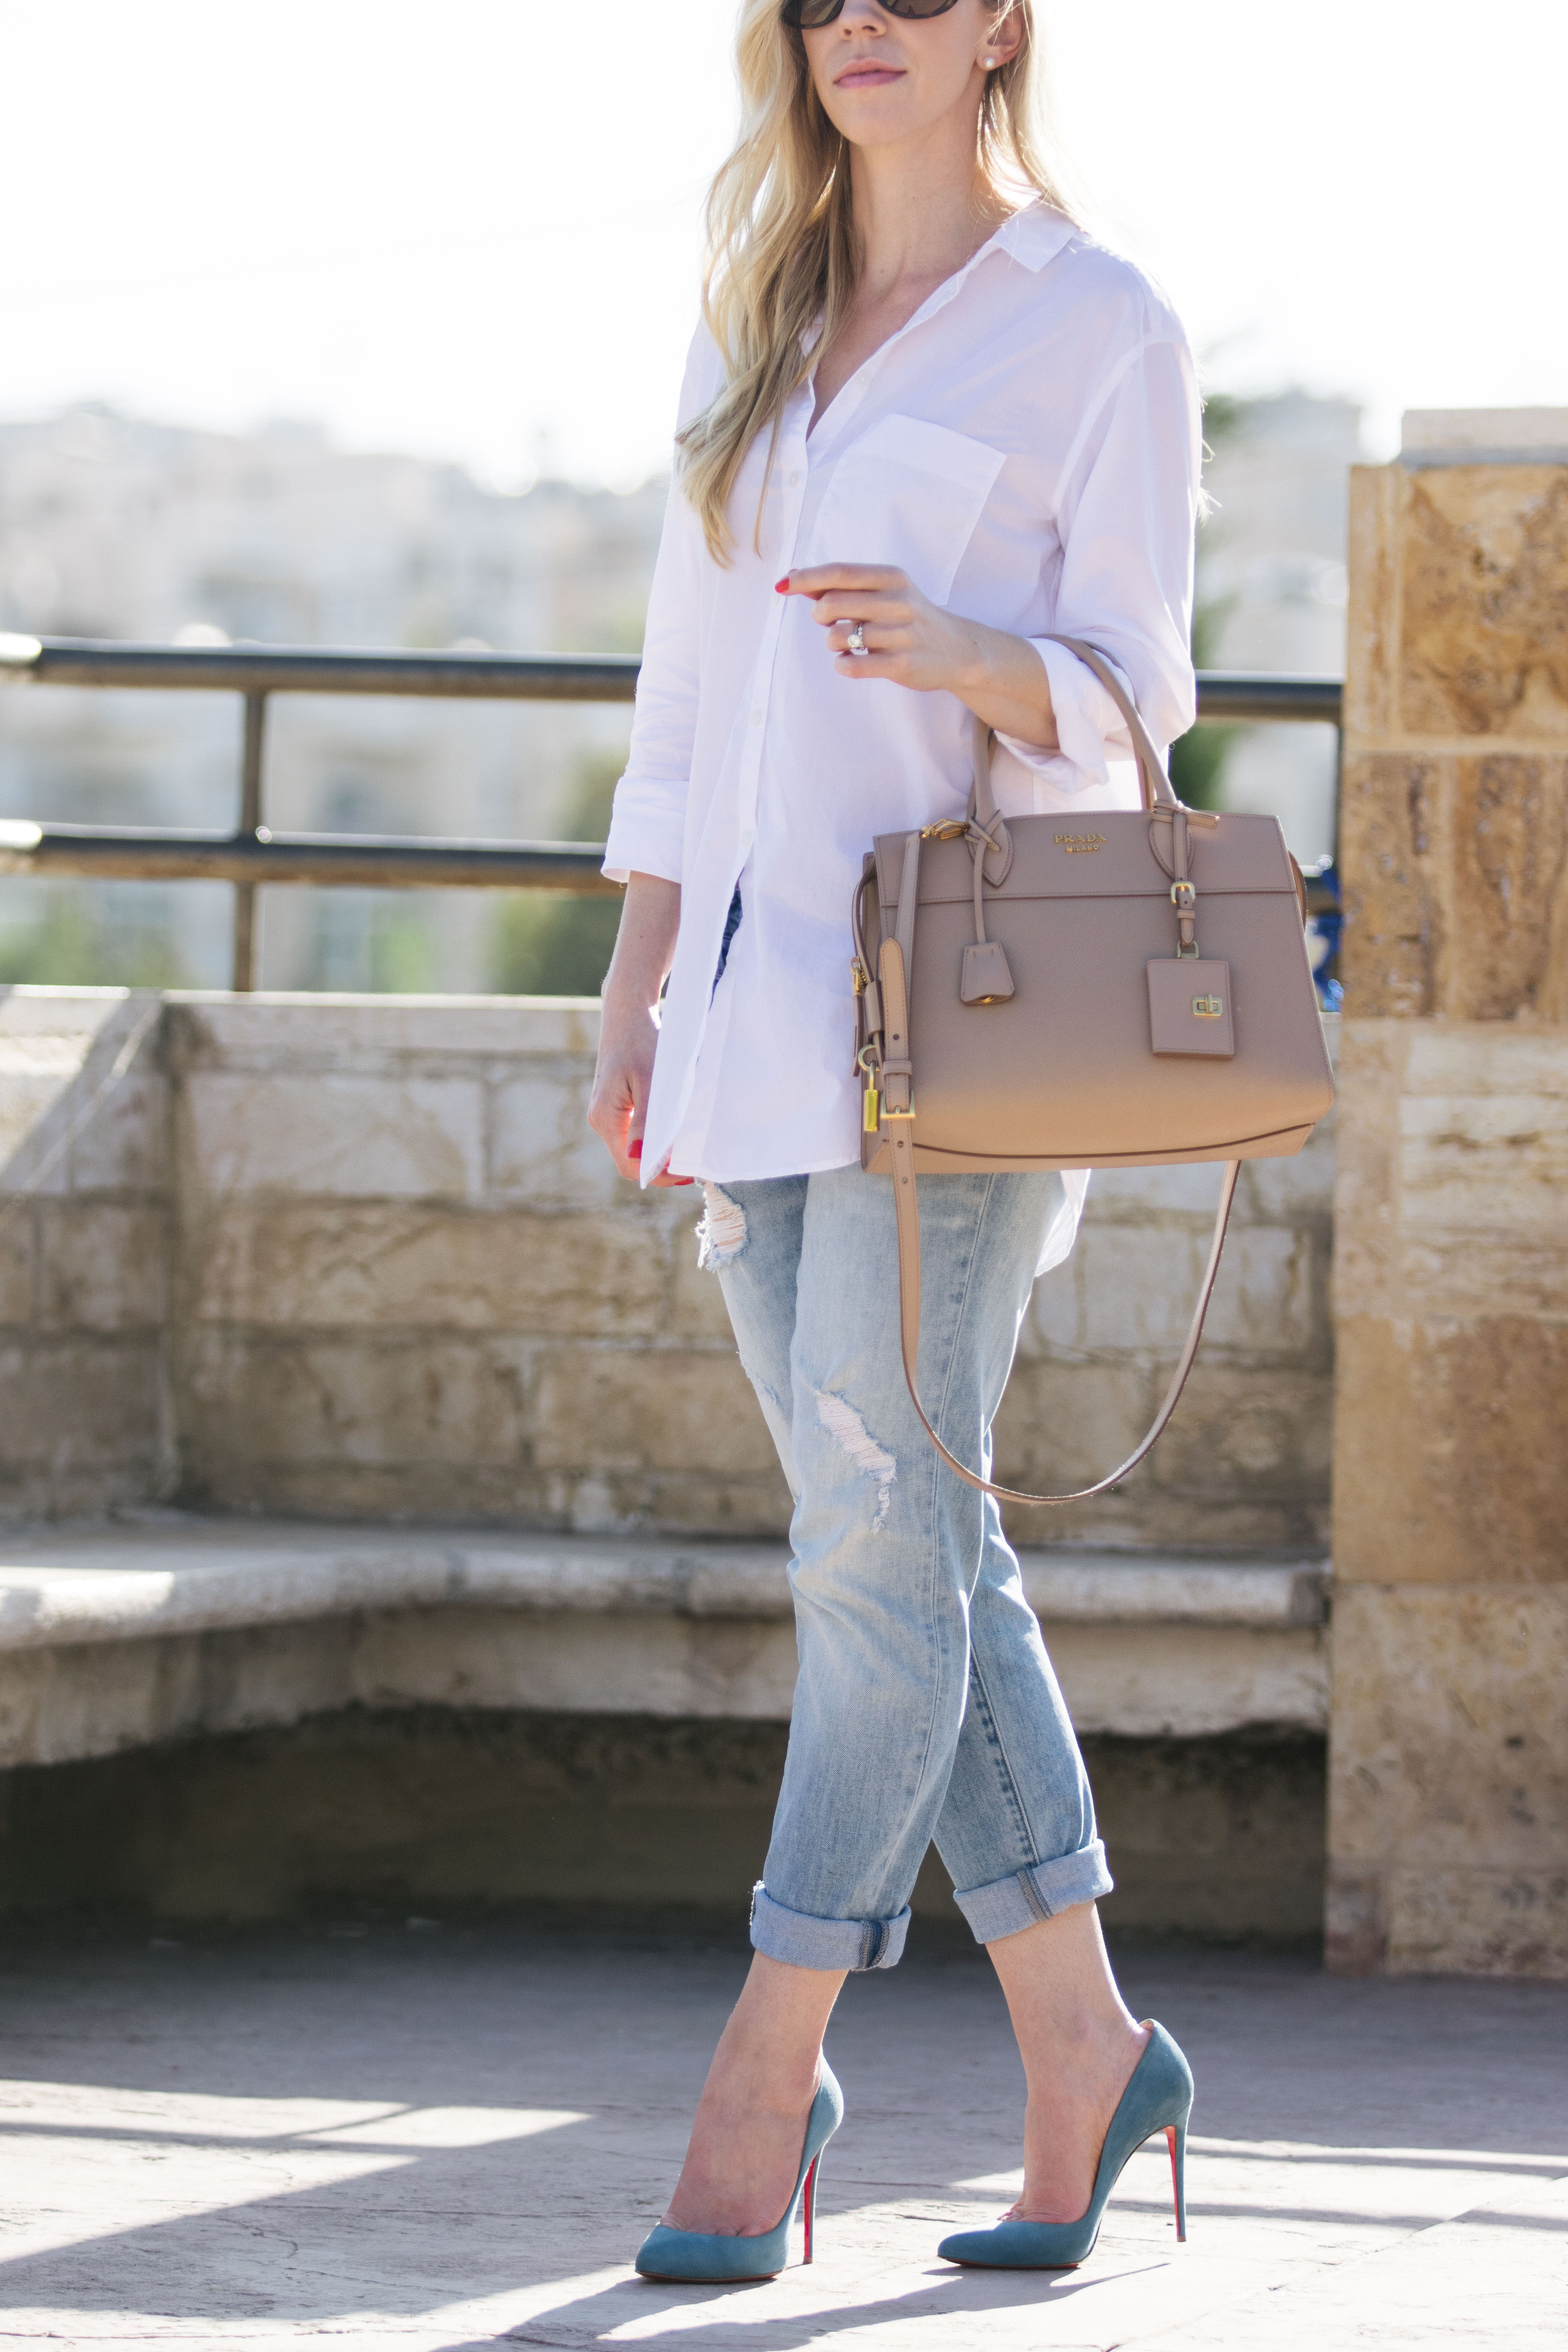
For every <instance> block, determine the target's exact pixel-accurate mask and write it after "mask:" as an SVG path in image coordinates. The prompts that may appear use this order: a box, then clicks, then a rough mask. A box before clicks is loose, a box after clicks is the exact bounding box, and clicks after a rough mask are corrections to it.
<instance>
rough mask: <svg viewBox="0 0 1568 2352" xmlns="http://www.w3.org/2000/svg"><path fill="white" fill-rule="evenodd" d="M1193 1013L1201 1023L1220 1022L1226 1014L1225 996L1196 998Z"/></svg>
mask: <svg viewBox="0 0 1568 2352" xmlns="http://www.w3.org/2000/svg"><path fill="white" fill-rule="evenodd" d="M1193 1011H1194V1013H1196V1015H1197V1017H1198V1019H1199V1020H1200V1021H1218V1020H1220V1019H1221V1018H1222V1017H1223V1015H1224V1013H1225V999H1224V997H1223V996H1194V999H1193Z"/></svg>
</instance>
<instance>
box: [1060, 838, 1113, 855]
mask: <svg viewBox="0 0 1568 2352" xmlns="http://www.w3.org/2000/svg"><path fill="white" fill-rule="evenodd" d="M1051 839H1052V841H1053V842H1054V843H1055V844H1056V845H1057V847H1058V849H1065V850H1066V851H1067V854H1068V856H1069V857H1072V856H1076V854H1077V853H1078V852H1079V850H1081V849H1088V850H1094V849H1103V848H1104V847H1105V835H1104V834H1102V833H1053V834H1052V835H1051Z"/></svg>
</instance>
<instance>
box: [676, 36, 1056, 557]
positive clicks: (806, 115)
mask: <svg viewBox="0 0 1568 2352" xmlns="http://www.w3.org/2000/svg"><path fill="white" fill-rule="evenodd" d="M1010 14H1011V15H1013V16H1017V17H1019V18H1021V19H1022V22H1023V27H1024V38H1023V41H1022V43H1021V45H1020V47H1019V49H1018V53H1017V55H1016V57H1013V58H1009V59H1008V60H1007V62H1006V64H1005V65H1000V66H996V67H994V68H993V69H992V71H991V72H990V73H988V74H987V75H986V77H985V88H984V93H983V95H982V98H981V101H980V122H979V137H978V154H977V162H978V163H979V167H980V172H981V174H982V177H983V179H984V182H985V183H986V184H987V185H988V186H989V187H990V188H991V189H992V190H993V191H994V194H997V195H998V196H1001V197H1002V198H1003V199H1004V200H1005V201H1011V202H1013V203H1015V204H1016V203H1024V202H1027V201H1028V199H1029V198H1030V197H1032V196H1043V197H1044V198H1045V199H1046V201H1047V204H1050V205H1055V206H1056V207H1057V208H1058V211H1061V212H1064V213H1066V214H1068V217H1069V218H1071V219H1075V220H1076V219H1078V218H1079V216H1080V215H1079V210H1078V207H1077V206H1076V205H1075V204H1074V203H1073V201H1072V200H1071V197H1070V195H1069V193H1068V190H1067V189H1066V188H1065V187H1064V185H1063V182H1062V176H1061V173H1060V171H1059V169H1053V168H1052V165H1051V164H1050V163H1048V162H1047V155H1046V147H1045V137H1044V131H1043V123H1044V121H1045V89H1044V83H1045V76H1044V70H1043V61H1042V57H1041V48H1040V41H1039V37H1038V34H1037V29H1036V25H1035V16H1034V0H994V26H999V25H1000V24H1001V22H1002V20H1003V18H1005V16H1008V15H1010ZM735 65H736V72H737V77H738V79H739V81H740V86H741V128H740V136H739V137H738V139H737V140H736V142H735V145H734V148H733V149H732V151H731V153H730V155H729V157H728V158H727V159H726V161H725V162H724V163H722V164H721V166H720V168H719V171H718V173H717V174H716V176H715V178H714V181H713V184H712V186H711V188H710V190H709V192H708V208H707V216H706V217H707V243H706V251H705V255H704V261H703V281H702V315H703V317H704V319H705V320H707V322H708V327H709V331H710V333H711V334H712V337H713V340H714V341H715V342H716V343H717V345H718V347H719V349H720V351H721V352H722V354H723V358H724V366H725V373H726V379H727V380H726V382H725V385H724V389H723V390H722V392H721V393H720V394H719V396H718V398H717V399H716V400H714V401H713V402H712V403H711V404H710V406H708V407H707V408H705V409H704V410H703V411H702V413H701V415H699V416H694V417H693V418H692V419H691V421H690V423H689V425H687V426H686V428H685V430H684V431H683V432H682V433H681V434H680V436H679V449H680V453H681V456H680V478H681V483H682V486H683V488H684V489H685V492H686V495H687V497H688V498H689V499H690V501H691V503H692V505H693V506H694V507H695V508H696V509H697V511H698V513H699V515H700V517H701V519H702V530H703V534H704V536H705V537H706V539H707V541H708V545H709V548H710V551H711V553H712V555H713V556H714V558H715V560H716V561H717V562H721V563H725V562H728V561H729V557H730V551H731V545H732V543H733V542H732V539H731V531H730V526H729V522H728V520H727V513H726V510H727V509H728V506H729V502H730V495H731V491H732V490H733V488H734V487H735V478H736V476H737V475H738V474H739V472H740V470H741V466H742V461H743V460H744V458H745V455H746V452H747V450H748V449H749V448H750V447H751V446H752V442H753V441H754V440H755V438H756V436H757V435H758V434H759V433H760V432H761V431H762V430H763V428H764V427H767V428H769V433H770V439H769V445H768V463H769V467H770V468H771V467H772V463H773V446H774V444H775V443H776V441H777V438H778V429H779V420H780V418H781V416H782V415H783V413H784V404H785V402H786V401H787V400H788V398H789V396H790V394H791V393H792V392H794V390H795V387H796V385H797V384H799V383H804V381H805V377H806V376H807V375H808V374H809V373H810V372H811V369H812V366H813V364H814V362H815V360H816V353H817V352H818V351H819V350H820V349H821V348H822V346H823V345H824V344H825V343H827V342H829V341H831V340H832V338H833V335H834V333H835V332H836V331H837V328H838V327H839V326H840V325H841V324H842V323H843V320H844V318H845V315H846V313H847V310H848V309H849V306H850V303H851V301H852V300H853V299H854V293H855V288H856V285H857V282H858V278H859V272H860V259H861V257H860V247H859V240H858V236H856V231H855V215H854V207H853V205H852V202H851V198H850V188H849V148H848V142H847V140H846V139H845V138H844V137H843V135H842V134H841V133H840V132H839V131H836V130H835V129H834V127H833V124H832V123H831V122H830V121H828V118H827V115H826V112H825V111H824V110H823V105H822V101H821V100H820V99H819V98H818V97H817V95H816V89H815V88H814V86H813V84H812V79H811V76H810V73H809V72H808V70H807V68H806V62H805V43H804V41H803V40H802V39H801V37H800V35H799V34H798V33H797V32H795V31H793V30H792V29H791V27H790V26H787V25H785V23H784V16H783V11H782V7H781V5H780V0H741V15H740V23H739V25H738V26H737V29H736V37H735ZM764 483H765V477H764ZM757 520H758V524H759V525H760V523H761V509H760V507H759V511H758V519H757Z"/></svg>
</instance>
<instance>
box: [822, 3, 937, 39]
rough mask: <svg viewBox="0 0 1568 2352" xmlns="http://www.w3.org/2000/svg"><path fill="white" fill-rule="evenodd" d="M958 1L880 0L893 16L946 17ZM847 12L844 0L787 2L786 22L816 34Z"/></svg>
mask: <svg viewBox="0 0 1568 2352" xmlns="http://www.w3.org/2000/svg"><path fill="white" fill-rule="evenodd" d="M877 5H878V7H879V8H885V9H886V10H887V12H888V14H889V16H946V14H947V12H948V10H949V9H950V8H953V7H956V6H957V5H958V0H877ZM843 13H844V0H784V23H785V24H786V25H789V26H793V27H794V29H795V31H796V32H797V33H804V32H805V31H807V30H810V31H811V32H816V29H817V27H818V26H822V25H831V24H832V23H833V21H834V19H835V17H837V16H842V15H843Z"/></svg>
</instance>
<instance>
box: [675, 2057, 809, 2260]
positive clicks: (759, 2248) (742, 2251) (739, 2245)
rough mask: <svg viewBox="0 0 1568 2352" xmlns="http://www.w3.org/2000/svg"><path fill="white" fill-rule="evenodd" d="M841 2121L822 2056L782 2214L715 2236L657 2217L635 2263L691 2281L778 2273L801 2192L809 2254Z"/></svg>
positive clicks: (786, 2249) (787, 2245) (806, 2255)
mask: <svg viewBox="0 0 1568 2352" xmlns="http://www.w3.org/2000/svg"><path fill="white" fill-rule="evenodd" d="M843 2121H844V2094H843V2092H842V2091H841V2090H840V2089H839V2087H838V2083H837V2077H836V2076H835V2074H834V2072H833V2069H832V2067H831V2066H829V2064H828V2063H827V2061H826V2058H825V2059H824V2060H823V2062H822V2081H821V2083H820V2084H819V2085H818V2087H817V2093H816V2098H815V2099H813V2101H812V2103H811V2113H810V2114H809V2115H808V2116H807V2117H806V2119H805V2147H804V2148H803V2149H802V2150H801V2158H800V2170H799V2172H798V2173H797V2174H796V2175H795V2188H794V2189H793V2191H792V2192H791V2195H790V2200H789V2203H788V2204H787V2205H786V2206H785V2207H784V2220H783V2221H780V2222H779V2224H778V2225H777V2227H776V2228H775V2229H772V2230H764V2231H763V2233H762V2235H761V2236H760V2237H755V2238H724V2237H715V2236H711V2235H710V2234H709V2232H708V2231H703V2230H667V2229H666V2227H665V2225H664V2223H663V2222H662V2221H661V2222H660V2223H659V2225H658V2229H657V2230H650V2231H648V2233H647V2237H646V2238H645V2239H644V2240H643V2242H642V2244H641V2245H640V2246H639V2247H638V2249H637V2269H638V2270H639V2271H640V2272H641V2273H642V2275H643V2277H644V2278H650V2279H679V2280H682V2281H684V2282H686V2283H687V2284H692V2285H698V2284H700V2285H704V2286H707V2285H719V2284H724V2283H726V2282H733V2281H736V2280H740V2279H766V2278H776V2277H777V2276H778V2273H780V2271H782V2270H783V2268H784V2263H785V2262H786V2260H787V2259H788V2254H789V2232H790V2224H791V2222H792V2221H794V2220H795V2208H796V2206H797V2205H798V2204H799V2203H800V2201H801V2195H802V2192H803V2191H804V2192H805V2259H806V2261H807V2262H810V2260H811V2251H812V2237H813V2234H814V2230H815V2225H816V2177H817V2173H818V2171H819V2169H820V2168H821V2164H822V2151H823V2149H824V2148H825V2147H826V2146H827V2143H828V2141H829V2140H830V2139H831V2138H832V2137H833V2135H834V2133H835V2132H836V2131H837V2129H838V2126H839V2125H840V2124H841V2123H842V2122H843Z"/></svg>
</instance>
